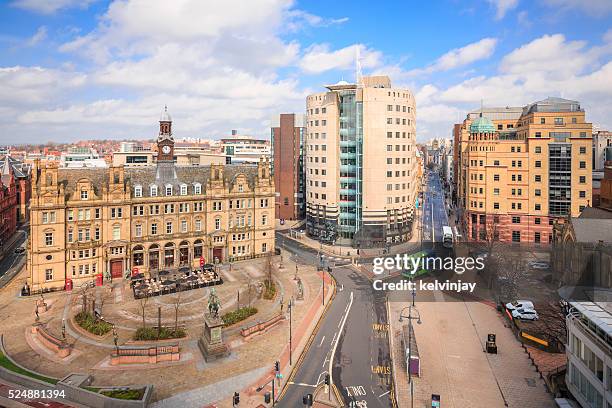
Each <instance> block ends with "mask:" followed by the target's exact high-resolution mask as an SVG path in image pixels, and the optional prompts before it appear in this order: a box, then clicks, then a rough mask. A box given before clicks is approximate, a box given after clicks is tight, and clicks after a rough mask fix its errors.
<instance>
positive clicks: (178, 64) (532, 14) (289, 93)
mask: <svg viewBox="0 0 612 408" xmlns="http://www.w3.org/2000/svg"><path fill="white" fill-rule="evenodd" d="M0 22H1V23H2V25H1V27H2V28H1V29H0V49H1V51H2V52H0V83H2V86H1V87H0V117H1V118H2V119H3V122H4V123H5V126H4V129H3V131H2V133H0V143H2V144H5V143H14V142H16V141H19V142H36V143H38V142H47V141H74V140H80V139H90V138H131V139H132V138H133V139H144V138H151V137H153V136H155V131H156V127H157V124H156V121H157V119H158V116H159V113H160V111H161V109H162V108H163V105H164V104H168V106H169V110H170V111H171V113H172V115H173V117H174V120H175V126H174V131H175V136H177V137H183V136H187V137H203V138H218V137H222V136H224V135H226V134H228V133H229V132H230V130H231V129H238V130H239V131H240V132H241V133H246V134H253V135H256V136H267V135H268V134H269V130H268V127H269V122H270V118H272V117H273V116H274V115H276V114H278V113H280V112H291V111H295V112H301V111H303V110H304V101H305V96H306V95H307V94H308V93H311V92H318V91H320V90H322V85H324V84H327V83H333V82H337V81H338V80H340V79H345V80H349V81H350V80H352V79H353V78H354V65H355V64H354V56H355V49H356V48H357V47H358V48H359V50H360V56H361V65H362V67H363V72H364V74H366V75H367V74H387V75H389V76H390V77H391V80H392V82H393V84H394V85H395V86H402V87H407V88H409V89H410V90H411V91H412V92H413V93H414V94H415V97H416V100H417V140H420V141H424V140H427V139H429V138H432V137H449V136H450V132H451V128H452V124H453V123H455V122H458V121H461V120H462V119H463V118H464V117H465V114H466V113H467V111H468V110H470V109H473V108H475V107H478V106H479V105H480V101H481V100H483V101H484V104H485V106H494V105H497V106H500V105H501V106H507V105H513V106H521V105H525V104H527V103H530V102H533V101H535V100H538V99H543V98H545V97H547V96H562V97H565V98H570V99H577V100H579V101H581V102H582V104H583V106H584V107H585V109H586V110H587V119H588V120H590V121H592V122H593V124H594V125H595V126H597V127H599V128H603V129H612V115H611V114H610V110H611V109H610V106H612V62H611V55H612V24H611V22H612V1H609V0H581V1H574V0H532V1H525V0H471V1H470V0H468V1H465V0H440V1H429V2H421V1H386V2H379V3H375V2H371V1H329V0H328V1H318V0H317V1H290V0H250V1H236V0H207V1H200V0H174V1H171V2H169V1H153V0H148V1H144V0H141V1H130V0H122V1H102V0H79V1H76V0H10V1H5V2H2V4H1V5H0Z"/></svg>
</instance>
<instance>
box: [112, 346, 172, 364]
mask: <svg viewBox="0 0 612 408" xmlns="http://www.w3.org/2000/svg"><path fill="white" fill-rule="evenodd" d="M180 359H181V354H180V350H179V345H178V344H170V345H165V346H152V347H132V348H127V347H122V348H116V349H115V350H113V353H112V354H111V365H121V364H157V363H161V362H164V361H179V360H180Z"/></svg>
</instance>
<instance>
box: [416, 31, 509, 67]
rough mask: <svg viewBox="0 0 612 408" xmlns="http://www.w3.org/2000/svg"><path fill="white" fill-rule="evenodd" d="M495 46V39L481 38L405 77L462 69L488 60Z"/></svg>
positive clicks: (449, 52) (451, 51) (453, 50)
mask: <svg viewBox="0 0 612 408" xmlns="http://www.w3.org/2000/svg"><path fill="white" fill-rule="evenodd" d="M496 45H497V39H496V38H483V39H482V40H480V41H477V42H474V43H471V44H468V45H466V46H464V47H461V48H454V49H452V50H450V51H448V52H447V53H445V54H444V55H442V56H441V57H440V58H438V59H437V60H436V61H435V62H433V63H432V64H430V65H428V66H426V67H425V68H417V69H413V70H410V71H408V72H407V73H406V74H405V75H407V76H418V75H423V74H431V73H432V72H437V71H448V70H451V69H454V68H458V67H463V66H466V65H469V64H471V63H473V62H476V61H479V60H483V59H487V58H489V57H490V56H491V55H493V52H494V51H495V46H496Z"/></svg>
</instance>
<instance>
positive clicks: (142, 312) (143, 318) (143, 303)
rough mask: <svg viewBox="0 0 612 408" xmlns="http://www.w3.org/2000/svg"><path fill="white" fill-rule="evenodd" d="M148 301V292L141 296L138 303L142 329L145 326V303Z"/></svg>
mask: <svg viewBox="0 0 612 408" xmlns="http://www.w3.org/2000/svg"><path fill="white" fill-rule="evenodd" d="M148 302H149V294H148V293H145V295H144V296H143V297H141V298H140V301H139V304H140V313H141V316H142V328H143V329H144V328H145V327H147V324H146V320H145V313H146V310H147V303H148Z"/></svg>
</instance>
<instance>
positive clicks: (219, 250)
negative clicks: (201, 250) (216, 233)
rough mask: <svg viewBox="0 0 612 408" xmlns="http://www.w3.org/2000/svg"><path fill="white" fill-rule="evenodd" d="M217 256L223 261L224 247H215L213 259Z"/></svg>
mask: <svg viewBox="0 0 612 408" xmlns="http://www.w3.org/2000/svg"><path fill="white" fill-rule="evenodd" d="M215 258H217V259H218V260H219V262H223V248H213V260H214V259H215Z"/></svg>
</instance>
